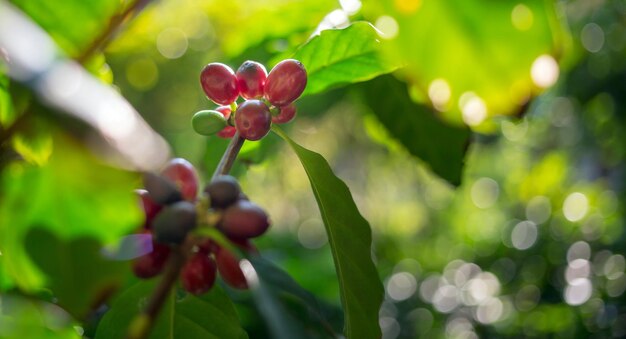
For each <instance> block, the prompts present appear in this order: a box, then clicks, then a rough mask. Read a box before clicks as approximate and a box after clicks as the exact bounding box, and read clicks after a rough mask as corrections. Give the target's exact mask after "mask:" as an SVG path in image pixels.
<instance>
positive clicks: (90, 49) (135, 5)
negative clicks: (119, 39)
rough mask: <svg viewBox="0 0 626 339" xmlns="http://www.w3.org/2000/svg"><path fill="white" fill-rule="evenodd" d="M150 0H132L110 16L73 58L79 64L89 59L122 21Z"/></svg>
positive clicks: (110, 37)
mask: <svg viewBox="0 0 626 339" xmlns="http://www.w3.org/2000/svg"><path fill="white" fill-rule="evenodd" d="M150 1H151V0H134V1H133V2H132V3H131V4H130V5H129V6H128V7H126V9H125V10H123V11H122V12H120V13H118V14H116V15H114V16H112V17H111V20H109V25H108V26H107V27H106V29H105V30H104V31H102V33H100V35H98V36H97V37H96V38H95V39H94V40H93V41H92V42H91V44H89V46H87V48H86V49H85V50H84V51H83V52H82V53H81V54H80V55H78V56H76V58H74V59H75V60H76V61H78V62H79V63H81V64H84V63H86V62H87V61H89V59H90V58H91V57H92V56H93V55H94V54H95V53H96V52H97V51H100V50H103V49H104V48H105V47H106V46H107V45H108V44H109V42H111V39H112V38H113V36H114V35H115V33H117V31H118V30H119V28H120V27H121V26H122V24H123V23H125V22H126V21H128V20H129V19H130V18H132V17H134V16H135V15H137V14H138V13H139V12H141V10H142V9H143V8H144V7H146V6H147V5H148V3H150Z"/></svg>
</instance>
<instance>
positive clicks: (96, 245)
mask: <svg viewBox="0 0 626 339" xmlns="http://www.w3.org/2000/svg"><path fill="white" fill-rule="evenodd" d="M25 247H26V251H27V252H28V254H29V256H30V257H31V260H32V261H33V262H34V263H35V264H36V265H37V266H38V267H39V269H40V270H41V271H42V272H43V273H44V274H46V276H47V277H48V279H47V284H46V286H47V287H48V288H50V290H52V293H53V294H54V297H55V298H56V299H57V300H58V304H59V305H60V306H62V307H63V308H64V309H65V310H66V311H68V312H69V313H71V314H72V315H73V316H74V317H75V318H77V319H83V318H85V316H86V315H88V313H89V311H91V309H92V308H93V307H94V306H97V305H98V303H99V302H101V301H102V300H104V299H105V298H106V297H107V296H109V295H110V294H111V293H112V292H113V291H114V290H116V289H117V288H118V287H119V285H121V282H122V280H123V278H124V276H125V273H127V272H128V271H129V268H128V263H127V262H121V261H112V260H109V259H106V258H105V257H103V256H102V254H101V249H102V245H101V244H100V242H99V241H98V240H96V239H94V238H91V237H81V238H76V239H73V240H71V241H63V240H62V239H59V238H58V237H57V236H56V235H55V234H54V233H52V232H50V231H49V230H46V229H41V228H33V229H31V230H30V231H29V232H28V234H27V235H26V238H25Z"/></svg>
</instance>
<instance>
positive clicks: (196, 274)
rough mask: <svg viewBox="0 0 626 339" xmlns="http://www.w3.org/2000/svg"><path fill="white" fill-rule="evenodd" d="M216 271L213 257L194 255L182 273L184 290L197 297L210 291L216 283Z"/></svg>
mask: <svg viewBox="0 0 626 339" xmlns="http://www.w3.org/2000/svg"><path fill="white" fill-rule="evenodd" d="M216 270H217V268H216V266H215V261H214V260H213V259H212V258H211V257H209V256H207V255H206V254H203V253H196V254H194V255H193V256H192V257H191V258H189V260H188V261H187V262H186V263H185V265H184V266H183V268H182V270H181V272H180V280H181V283H182V285H183V288H184V289H185V290H186V291H187V292H189V293H192V294H195V295H199V294H202V293H205V292H207V291H209V290H210V289H211V287H213V284H214V283H215V276H216Z"/></svg>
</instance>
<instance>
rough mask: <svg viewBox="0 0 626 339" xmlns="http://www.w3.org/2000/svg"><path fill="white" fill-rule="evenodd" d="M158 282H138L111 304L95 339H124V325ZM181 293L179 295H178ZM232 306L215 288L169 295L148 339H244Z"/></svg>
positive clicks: (245, 336)
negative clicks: (198, 292) (203, 292)
mask: <svg viewBox="0 0 626 339" xmlns="http://www.w3.org/2000/svg"><path fill="white" fill-rule="evenodd" d="M158 281H159V279H158V278H156V279H152V280H149V281H142V282H138V283H137V284H135V285H133V286H131V287H130V288H129V289H127V290H126V291H125V292H124V293H122V294H121V295H120V296H119V298H118V299H117V300H116V301H115V303H113V305H112V307H111V309H110V310H109V311H108V312H107V313H106V314H105V315H104V317H103V318H102V320H101V321H100V324H99V325H98V330H97V332H96V339H99V338H104V339H108V338H124V337H125V335H126V331H127V330H128V325H129V324H130V322H131V321H132V320H133V319H134V317H135V316H136V315H137V314H138V313H139V312H140V311H141V310H142V307H143V306H144V305H145V303H146V300H147V298H148V297H149V296H150V294H151V293H152V291H153V290H154V288H155V286H156V284H157V283H158ZM181 293H182V292H181ZM247 337H248V336H247V334H246V332H245V331H244V330H243V329H242V328H241V325H240V324H239V318H238V316H237V312H236V310H235V306H234V305H233V303H232V302H231V300H230V298H229V297H228V296H227V295H226V294H225V293H224V291H223V290H222V289H221V288H220V287H219V286H214V287H213V288H212V289H211V291H210V292H208V293H206V294H203V295H202V296H200V297H196V296H193V295H191V294H186V295H184V296H183V297H180V295H177V294H176V293H171V294H170V296H169V297H168V299H167V301H166V303H165V305H164V307H163V309H162V310H161V314H160V315H159V316H158V318H157V322H156V326H155V328H154V329H153V330H152V332H151V335H150V338H152V339H157V338H185V339H195V338H198V339H200V338H216V339H222V338H224V339H227V338H228V339H230V338H234V339H236V338H247Z"/></svg>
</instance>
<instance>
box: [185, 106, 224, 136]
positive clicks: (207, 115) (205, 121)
mask: <svg viewBox="0 0 626 339" xmlns="http://www.w3.org/2000/svg"><path fill="white" fill-rule="evenodd" d="M191 125H192V126H193V130H194V131H196V133H198V134H201V135H206V136H209V135H213V134H216V133H217V132H219V131H221V130H222V129H223V128H224V127H226V126H227V125H228V123H227V122H226V119H225V118H224V115H223V114H222V113H220V112H218V111H213V110H205V111H200V112H198V113H196V114H194V116H193V118H191Z"/></svg>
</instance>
